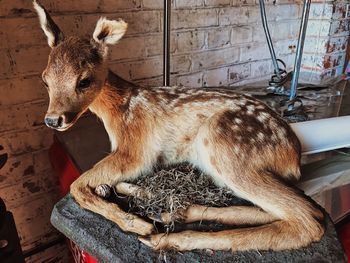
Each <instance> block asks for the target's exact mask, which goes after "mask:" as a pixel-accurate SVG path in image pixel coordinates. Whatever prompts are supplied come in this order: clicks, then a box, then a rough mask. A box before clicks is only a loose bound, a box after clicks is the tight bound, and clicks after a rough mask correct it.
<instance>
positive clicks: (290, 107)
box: [163, 0, 311, 114]
mask: <svg viewBox="0 0 350 263" xmlns="http://www.w3.org/2000/svg"><path fill="white" fill-rule="evenodd" d="M310 4H311V0H305V1H304V4H303V13H302V17H301V23H300V30H299V37H298V44H297V50H296V55H295V63H294V69H293V73H292V81H291V85H290V89H289V92H288V94H289V99H287V100H284V101H282V102H281V104H283V105H285V106H286V107H287V108H286V113H287V114H288V113H294V112H295V111H296V109H295V107H296V106H295V102H297V101H298V102H299V103H300V105H301V106H302V103H301V101H300V100H297V95H298V94H297V93H298V89H297V87H298V81H299V74H300V67H301V59H302V54H303V48H304V43H305V36H306V29H307V23H308V18H309V12H310ZM259 7H260V14H261V19H262V23H263V28H264V32H265V36H266V40H267V44H268V46H269V50H270V54H271V59H272V62H273V65H274V69H275V70H274V72H275V75H273V76H272V78H271V81H270V82H269V85H272V84H275V87H277V88H278V87H280V86H282V85H283V84H284V83H285V82H286V76H287V72H286V71H285V69H281V68H280V67H279V65H278V63H280V64H282V65H283V66H285V65H284V63H283V61H281V60H279V59H277V58H276V54H275V51H274V48H273V43H272V40H271V35H270V32H269V29H268V24H267V19H266V12H265V3H264V0H259ZM170 15H171V0H164V13H163V21H164V24H163V28H164V32H163V85H164V86H169V85H170V31H171V27H170ZM276 90H277V89H276ZM276 92H278V91H276ZM299 107H300V106H299Z"/></svg>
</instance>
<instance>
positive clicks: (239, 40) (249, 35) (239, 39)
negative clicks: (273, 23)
mask: <svg viewBox="0 0 350 263" xmlns="http://www.w3.org/2000/svg"><path fill="white" fill-rule="evenodd" d="M252 40H253V29H252V27H250V26H239V27H233V28H232V32H231V44H232V45H237V44H243V43H249V42H251V41H252Z"/></svg>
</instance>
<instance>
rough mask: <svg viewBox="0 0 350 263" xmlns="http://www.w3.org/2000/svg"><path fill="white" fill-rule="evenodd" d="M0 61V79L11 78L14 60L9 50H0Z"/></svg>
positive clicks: (14, 65) (14, 64)
mask: <svg viewBox="0 0 350 263" xmlns="http://www.w3.org/2000/svg"><path fill="white" fill-rule="evenodd" d="M0 61H1V67H0V79H1V78H8V77H11V76H12V75H13V72H14V71H15V67H16V60H14V57H13V54H12V53H11V52H10V50H9V49H2V50H0Z"/></svg>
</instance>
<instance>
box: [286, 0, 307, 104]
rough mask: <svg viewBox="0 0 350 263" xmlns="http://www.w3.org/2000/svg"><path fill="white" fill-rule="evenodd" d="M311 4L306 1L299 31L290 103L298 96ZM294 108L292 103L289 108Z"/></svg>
mask: <svg viewBox="0 0 350 263" xmlns="http://www.w3.org/2000/svg"><path fill="white" fill-rule="evenodd" d="M310 4H311V0H304V5H303V14H302V17H301V23H300V30H299V39H298V45H297V51H296V54H295V62H294V70H293V78H292V82H291V86H290V96H289V100H290V101H292V100H293V99H295V98H296V96H297V87H298V80H299V73H300V67H301V59H302V56H303V49H304V42H305V36H306V29H307V22H308V19H309V12H310ZM293 107H294V105H293V103H292V104H291V105H290V106H289V109H290V110H291V109H292V108H293Z"/></svg>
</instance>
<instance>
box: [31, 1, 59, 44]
mask: <svg viewBox="0 0 350 263" xmlns="http://www.w3.org/2000/svg"><path fill="white" fill-rule="evenodd" d="M33 6H34V9H35V10H36V12H37V13H38V16H39V20H40V26H41V28H42V30H43V31H44V33H45V35H46V36H47V42H48V44H49V46H50V47H51V48H52V47H54V46H57V45H58V44H59V43H60V42H62V41H63V40H64V35H63V33H62V31H61V30H60V29H59V27H58V26H57V25H56V24H55V22H54V21H53V20H52V18H51V16H50V15H49V13H48V12H47V11H46V10H45V8H44V7H43V6H42V5H40V4H39V3H38V2H37V1H36V0H33Z"/></svg>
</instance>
